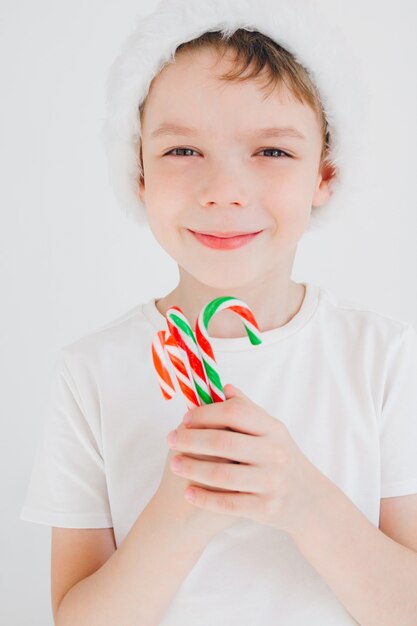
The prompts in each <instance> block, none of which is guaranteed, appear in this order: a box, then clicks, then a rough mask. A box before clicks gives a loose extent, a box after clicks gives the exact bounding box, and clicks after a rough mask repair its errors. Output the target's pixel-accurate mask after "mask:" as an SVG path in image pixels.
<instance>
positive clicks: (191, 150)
mask: <svg viewBox="0 0 417 626" xmlns="http://www.w3.org/2000/svg"><path fill="white" fill-rule="evenodd" d="M177 150H182V151H183V152H189V153H190V152H195V153H197V151H196V150H193V149H192V148H173V149H172V150H170V151H169V152H166V153H165V156H167V155H168V154H172V155H173V156H190V154H175V155H174V154H173V153H174V152H176V151H177ZM261 152H274V153H275V154H274V157H276V156H279V155H278V154H277V153H280V154H281V155H284V156H286V157H289V158H292V157H291V155H290V154H288V153H287V152H284V150H280V149H279V148H264V149H263V150H261Z"/></svg>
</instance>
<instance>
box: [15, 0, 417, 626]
mask: <svg viewBox="0 0 417 626" xmlns="http://www.w3.org/2000/svg"><path fill="white" fill-rule="evenodd" d="M278 4H279V3H274V5H273V6H274V10H276V11H277V13H279V11H278ZM170 7H171V8H175V9H177V10H178V9H179V8H181V7H182V9H183V12H182V13H181V15H180V18H181V26H179V25H177V29H178V31H180V30H181V28H182V27H183V28H184V32H191V31H192V29H191V28H189V26H190V25H191V24H193V20H194V19H196V15H195V14H194V12H195V13H196V14H198V11H199V10H201V14H204V19H205V21H206V22H210V18H209V15H210V12H209V10H211V9H216V10H218V11H219V13H218V15H220V11H223V7H226V8H224V11H225V13H226V14H227V17H228V19H229V20H230V21H233V20H234V21H235V22H237V21H239V20H241V19H242V20H243V21H244V22H245V20H244V19H243V18H242V16H241V13H239V15H238V13H237V12H236V10H237V8H238V5H237V4H235V3H233V2H229V3H221V4H220V3H217V2H196V3H195V4H194V3H193V4H192V8H190V7H191V5H188V6H187V5H185V4H183V3H180V2H171V3H170V2H165V3H163V4H162V5H161V9H160V11H161V12H160V13H159V18H160V19H163V18H165V19H166V24H169V25H170V26H172V20H170V19H169V18H170V17H172V15H170ZM239 7H240V9H241V10H243V17H246V18H247V22H245V23H248V24H249V26H250V25H251V24H254V25H256V16H255V14H254V15H253V21H252V22H250V20H249V17H250V16H252V13H251V9H250V7H249V5H246V4H245V3H242V4H239ZM290 7H291V4H287V3H286V2H283V3H282V6H281V10H282V12H283V13H282V14H283V15H285V13H286V11H288V12H289V13H287V19H289V20H290V21H291V19H294V21H295V17H296V16H295V14H294V16H293V18H292V17H291V15H292V14H291V10H290ZM258 8H259V7H258ZM267 8H268V6H267V4H265V6H264V10H265V11H266V9H267ZM259 10H260V9H259ZM164 11H165V13H164ZM245 11H246V13H245ZM156 15H158V13H156ZM265 15H266V13H265ZM233 16H234V17H233ZM238 17H239V20H238ZM216 19H217V14H216V16H212V22H213V24H214V23H215V22H216ZM157 23H158V20H156V18H155V22H154V25H156V24H157ZM265 23H266V22H265ZM151 24H152V22H151ZM182 24H184V26H182ZM306 24H307V25H308V28H313V25H312V23H311V21H310V19H309V20H306ZM206 25H207V27H209V26H211V25H212V24H211V23H207V24H206ZM188 28H189V30H187V29H188ZM207 30H208V28H207ZM163 32H165V33H166V38H167V39H169V37H171V38H172V39H173V40H176V41H178V39H179V38H178V33H176V35H175V36H174V33H175V32H176V31H175V29H174V28H173V31H172V32H171V33H170V34H168V33H167V32H166V31H163ZM146 33H148V34H151V30H148V31H147V30H146V28H145V27H144V28H143V30H142V36H145V34H146ZM197 34H199V33H197ZM190 40H191V43H190ZM181 41H188V42H189V43H187V44H185V45H182V46H181V47H180V48H178V50H177V54H176V60H175V63H174V64H168V65H167V66H165V67H163V68H162V69H161V68H160V70H159V71H158V72H156V76H155V78H154V80H153V81H152V83H151V84H150V85H148V86H149V87H150V88H149V91H148V93H147V95H146V98H145V99H142V100H139V101H138V103H137V104H138V105H139V104H140V107H139V114H140V124H141V129H142V133H141V137H140V142H139V143H138V144H137V148H138V153H137V157H138V172H136V173H137V174H138V177H137V183H138V186H137V194H138V196H139V199H140V201H141V202H142V204H143V206H144V207H145V209H146V216H147V221H148V223H149V225H150V227H151V230H152V232H153V234H154V236H155V238H156V240H157V241H158V242H159V243H160V245H161V246H162V247H163V248H164V249H165V250H166V251H167V252H168V254H170V256H171V257H172V258H173V259H174V260H175V262H176V263H177V264H178V268H179V282H178V285H177V286H176V288H175V289H173V291H172V292H170V293H169V294H167V295H166V296H164V297H161V298H154V299H152V300H151V301H149V302H148V303H147V304H144V305H140V306H138V307H135V308H134V309H133V310H132V311H129V312H128V313H126V314H125V315H124V316H123V317H122V318H120V319H118V320H115V321H114V322H113V323H112V324H110V325H108V326H107V327H105V328H104V329H101V330H99V331H98V332H96V333H92V334H90V335H88V336H86V337H84V338H81V339H79V340H77V341H76V342H74V343H73V344H71V346H66V347H65V348H63V350H62V351H61V354H60V357H59V361H58V363H57V368H56V382H55V386H54V394H55V395H53V402H52V403H51V410H50V413H49V414H48V421H47V424H46V426H47V427H46V429H45V438H44V442H43V448H42V450H41V451H40V452H39V455H38V459H37V472H36V474H35V473H34V477H33V479H32V489H31V493H30V494H29V495H30V498H28V501H27V503H26V506H25V508H24V511H23V513H24V519H31V520H32V521H38V522H43V523H50V524H51V525H53V526H54V527H55V528H54V532H53V548H52V549H53V568H52V576H53V603H54V614H55V615H56V623H57V624H58V625H60V626H63V625H65V624H70V623H77V624H81V625H82V624H89V625H93V626H94V624H103V623H109V624H113V623H120V624H124V625H126V626H130V625H132V626H133V624H164V626H166V625H171V624H172V625H173V624H179V623H181V624H190V625H191V624H196V623H198V624H207V625H209V624H210V625H212V624H216V625H219V626H226V625H227V626H229V625H231V624H239V625H241V624H243V625H246V624H247V625H249V624H265V625H269V624H272V623H276V622H277V620H278V621H279V622H280V623H282V624H288V625H290V624H291V625H294V624H301V623H302V624H305V623H307V624H317V625H320V626H326V625H329V626H330V625H332V626H333V625H334V624H338V625H339V624H340V625H341V624H356V623H359V624H363V625H366V626H367V625H373V624H378V626H381V625H391V624H402V625H403V624H404V625H408V624H410V625H411V624H413V623H415V616H416V614H417V601H416V598H415V593H414V584H413V583H414V581H415V579H416V575H417V554H416V552H417V536H416V532H415V528H414V524H413V515H415V510H416V498H417V496H416V495H415V494H416V493H417V460H416V458H417V455H416V454H415V453H416V443H415V442H416V441H417V436H416V435H417V426H416V421H417V420H416V419H415V415H416V410H417V396H416V391H415V389H416V386H415V381H416V375H417V335H416V333H415V330H414V329H413V328H412V327H411V326H410V325H409V324H407V323H405V322H403V321H401V320H392V319H390V318H388V317H386V316H383V315H381V314H379V313H375V312H370V311H368V310H366V309H364V308H362V307H360V306H357V305H353V304H349V303H346V302H340V301H339V302H338V301H336V300H335V298H333V297H332V296H331V295H330V294H329V293H328V292H327V291H326V290H324V289H322V288H320V287H318V286H316V285H313V284H311V283H303V284H298V283H295V282H293V281H292V280H291V271H292V265H293V261H294V256H295V251H296V246H297V243H298V241H299V240H300V238H301V236H302V235H303V233H304V232H305V231H306V230H307V228H308V225H309V222H310V220H311V219H312V217H313V212H314V211H315V210H316V209H317V208H318V207H322V206H324V205H327V206H328V205H329V200H330V197H331V194H332V190H333V189H337V186H335V182H336V179H337V176H338V175H340V172H337V171H336V170H337V168H336V165H335V161H336V160H337V159H335V158H334V157H335V154H336V152H335V142H336V138H335V136H333V135H332V130H333V131H334V130H336V129H334V128H333V129H332V126H331V125H330V124H328V120H327V119H326V112H325V110H324V107H323V106H322V102H321V101H320V99H319V95H320V94H319V93H318V92H317V91H316V90H315V89H314V85H313V83H312V82H311V80H310V77H309V75H308V73H307V72H306V70H305V69H303V67H302V66H301V65H300V64H297V61H296V60H295V58H294V57H293V56H291V54H290V53H289V52H288V51H287V50H285V49H284V48H281V47H280V46H279V45H278V44H279V42H276V41H275V42H274V41H273V40H272V39H270V38H268V37H267V36H266V35H264V34H262V33H259V32H258V31H257V30H248V29H244V28H243V29H237V30H236V32H235V34H234V35H232V36H231V37H230V39H229V40H228V43H227V44H225V43H224V41H222V38H221V37H220V33H219V31H216V30H214V31H213V30H211V31H210V33H209V34H204V33H203V36H202V37H195V39H194V40H193V39H192V37H190V38H189V39H186V38H184V37H182V39H181ZM238 51H241V55H242V56H241V57H239V56H236V53H237V52H238ZM239 58H243V59H247V60H248V61H250V63H249V64H248V65H247V67H246V69H247V70H248V73H247V74H245V72H246V69H245V67H241V65H240V62H239ZM253 59H255V61H253ZM252 61H253V64H252ZM262 61H264V66H262ZM257 63H259V64H258V65H257ZM127 66H128V64H127V65H126V67H127ZM251 70H253V75H251V73H250V72H251ZM234 71H236V74H237V76H234V77H233V72H234ZM229 72H231V74H232V77H230V76H229V78H228V79H225V78H224V77H225V76H226V77H227V76H228V74H229ZM238 76H240V78H238ZM242 77H245V80H242ZM269 78H271V79H272V80H271V84H272V89H271V90H270V91H269V93H267V94H265V87H266V86H269V83H268V82H267V79H269ZM275 81H276V82H275ZM132 83H133V81H132ZM115 84H116V83H113V86H115ZM142 87H143V85H142ZM126 97H127V96H126ZM336 120H337V116H336ZM180 126H181V127H182V128H181V129H180V128H179V127H180ZM185 127H186V128H185ZM265 129H268V130H265ZM271 129H274V130H271ZM277 129H279V130H277ZM121 156H123V155H122V154H121V153H120V152H118V153H117V157H118V158H119V159H120V161H121V162H122V163H123V158H120V157H121ZM340 162H341V161H339V163H340ZM125 164H126V163H125ZM130 173H131V172H130ZM219 295H233V296H235V297H238V298H240V299H242V300H243V301H244V302H246V303H247V304H248V305H249V306H250V308H251V309H252V310H253V311H254V313H255V315H256V319H257V321H258V323H259V326H260V328H261V330H262V344H261V345H260V346H251V345H250V344H249V342H248V340H247V337H246V336H244V333H243V332H242V327H241V322H240V320H238V319H237V318H236V317H235V316H234V315H232V314H231V313H230V311H223V312H222V313H220V314H219V315H217V316H216V317H215V318H213V320H212V322H211V324H210V334H211V337H212V339H211V342H212V345H213V348H214V351H215V354H216V356H217V357H218V363H219V370H220V371H221V372H222V376H223V378H224V380H231V381H233V382H234V383H235V381H236V384H237V385H238V386H235V384H233V385H231V384H229V385H226V386H225V393H226V401H225V402H223V403H215V404H212V405H206V406H201V407H197V408H196V409H194V410H193V411H191V412H189V414H188V416H189V418H190V422H189V423H188V424H186V423H185V421H184V423H183V422H182V421H181V422H180V423H179V424H178V415H180V414H181V412H182V413H184V411H183V403H182V401H181V399H180V398H177V397H176V398H174V399H173V400H172V401H171V402H170V403H169V406H166V405H165V403H164V402H163V401H162V400H161V398H160V396H159V395H158V394H159V390H158V389H157V385H156V382H155V380H154V377H153V372H152V365H151V362H150V344H151V341H152V338H153V336H154V334H155V332H156V331H157V330H159V329H162V328H165V318H164V315H165V313H166V311H167V309H168V308H169V307H170V306H172V305H177V306H179V307H180V308H181V309H182V310H183V311H184V313H185V315H186V317H187V318H188V319H189V320H190V321H192V322H194V321H195V319H196V317H197V314H198V313H199V311H200V310H201V308H202V306H204V305H205V304H206V303H207V302H208V301H210V300H211V299H213V298H215V297H216V296H219ZM175 427H176V428H175ZM173 429H174V430H173ZM226 429H228V432H226ZM169 430H173V432H172V433H170V434H169V436H168V445H169V447H170V451H169V453H168V456H167V454H166V452H167V450H166V438H167V435H168V431H169ZM172 434H175V435H176V439H173V438H172V437H171V436H170V435H172ZM47 454H49V456H46V455H47ZM44 455H45V456H44ZM203 457H204V458H203ZM41 459H42V460H41ZM175 460H177V461H178V460H179V461H181V463H180V465H178V464H177V465H176V464H175ZM163 462H165V466H164V470H163V473H162V478H160V473H161V467H162V463H163ZM47 481H49V482H48V486H49V489H47V490H46V483H47ZM190 486H192V487H193V488H192V491H193V492H194V496H195V498H194V500H193V501H191V502H189V501H187V500H186V499H185V498H186V496H187V494H189V493H190V492H191V490H190ZM210 487H212V488H215V489H220V490H221V491H220V493H219V492H218V491H214V490H213V489H210ZM41 496H42V499H41ZM393 496H401V497H393ZM75 529H78V530H75ZM87 529H90V530H91V529H95V530H94V535H88V532H89V531H88V530H87ZM113 529H114V533H115V534H114V536H112V534H111V533H110V532H109V531H111V532H113ZM100 531H104V532H100ZM112 537H113V538H112ZM112 542H113V543H112ZM116 548H117V549H116ZM58 554H59V555H60V559H59V560H58V558H57V555H58Z"/></svg>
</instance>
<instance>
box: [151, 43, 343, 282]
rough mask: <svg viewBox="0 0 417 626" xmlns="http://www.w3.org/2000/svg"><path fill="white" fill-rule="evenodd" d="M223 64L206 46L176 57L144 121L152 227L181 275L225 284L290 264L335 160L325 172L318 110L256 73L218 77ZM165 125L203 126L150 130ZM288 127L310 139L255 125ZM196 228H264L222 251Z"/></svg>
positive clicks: (154, 90) (262, 276)
mask: <svg viewBox="0 0 417 626" xmlns="http://www.w3.org/2000/svg"><path fill="white" fill-rule="evenodd" d="M227 68H230V58H228V56H225V57H224V58H223V60H221V61H219V58H218V53H216V52H215V51H212V50H211V49H207V48H206V49H203V50H201V51H199V52H193V53H192V54H190V53H186V54H180V55H178V56H177V60H176V63H175V64H170V65H168V66H166V67H165V68H164V69H163V70H162V72H161V73H160V74H159V75H158V76H157V77H156V78H155V80H154V82H153V84H152V86H151V89H150V91H149V94H148V99H147V103H146V107H145V113H144V117H143V123H142V156H143V167H144V181H141V182H140V186H139V195H140V198H141V201H142V202H143V204H144V205H145V206H146V211H147V217H148V223H149V226H150V228H151V230H152V232H153V234H154V236H155V238H156V239H157V241H158V242H159V243H160V245H161V246H162V247H163V248H164V249H165V250H166V252H167V253H168V254H169V255H170V256H171V257H172V258H173V259H174V260H175V261H176V262H177V263H178V265H179V266H180V271H181V272H182V274H184V272H185V273H188V274H189V275H190V276H192V277H193V278H194V279H196V280H197V281H199V282H201V283H203V284H205V285H208V286H210V287H213V288H219V289H227V288H232V287H235V288H238V287H239V286H243V285H246V284H249V283H254V282H255V281H256V282H257V283H258V284H259V281H261V282H262V281H266V282H267V281H268V279H273V277H274V275H275V274H276V272H277V271H278V272H282V271H283V270H284V271H285V270H286V269H287V270H289V272H290V269H291V265H292V261H293V257H294V254H295V249H296V246H297V243H298V241H299V239H300V238H301V236H302V234H303V233H304V231H305V230H306V228H307V226H308V221H309V217H310V212H311V207H312V205H314V206H318V205H321V204H324V203H325V202H326V200H327V199H328V197H329V195H330V191H329V182H330V177H331V174H332V171H331V170H330V169H329V167H326V168H325V169H323V170H322V171H321V172H320V171H319V162H320V153H321V148H322V139H321V133H320V127H319V123H318V120H317V118H316V115H315V113H314V111H313V110H312V109H311V108H310V107H309V106H307V105H305V104H301V103H299V102H298V101H296V100H295V99H294V98H293V97H292V96H291V94H290V92H288V91H287V90H284V88H282V89H281V92H282V93H279V92H278V90H275V91H274V92H273V93H271V94H270V95H269V92H265V91H264V90H262V89H261V85H260V84H259V81H257V80H249V81H244V82H241V83H238V82H235V81H234V82H225V81H221V80H219V79H218V78H216V74H217V73H220V72H223V71H224V70H225V69H227ZM267 93H268V97H267V98H266V94H267ZM163 123H173V124H177V125H183V126H189V127H194V128H195V129H197V130H196V132H195V134H185V133H184V132H180V131H179V130H178V131H176V132H175V133H173V132H172V131H171V132H170V133H169V134H167V133H165V134H163V133H159V134H158V135H157V136H153V133H154V132H155V131H156V130H157V129H158V128H159V126H160V125H161V124H163ZM289 126H290V127H294V128H296V129H297V130H298V131H299V132H300V133H302V135H304V137H305V139H299V138H296V137H292V136H282V137H276V136H262V135H261V133H260V132H258V131H259V129H261V128H270V127H289ZM175 148H176V149H177V150H174V149H175ZM178 148H181V150H178ZM184 148H186V150H184ZM271 150H272V151H271ZM273 150H279V151H283V152H285V153H287V154H288V155H289V156H286V155H285V154H283V152H274V151H273ZM170 151H172V152H171V154H167V153H168V152H170ZM263 151H264V152H263ZM190 231H196V232H199V233H208V232H213V231H221V232H222V233H228V232H236V231H238V232H245V233H254V232H257V231H262V232H261V233H260V234H259V235H257V236H256V237H254V238H253V239H252V240H251V241H250V242H249V243H246V244H245V245H243V246H242V247H239V248H235V249H220V250H219V249H213V248H210V247H207V246H205V245H204V244H203V243H201V242H200V240H198V239H197V238H196V237H195V236H194V235H193V233H192V232H190Z"/></svg>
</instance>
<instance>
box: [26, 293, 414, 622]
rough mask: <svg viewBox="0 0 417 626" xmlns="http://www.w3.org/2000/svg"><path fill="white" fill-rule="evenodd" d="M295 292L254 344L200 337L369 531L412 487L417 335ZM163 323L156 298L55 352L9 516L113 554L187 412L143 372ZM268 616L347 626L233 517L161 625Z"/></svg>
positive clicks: (278, 535)
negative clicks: (387, 505)
mask: <svg viewBox="0 0 417 626" xmlns="http://www.w3.org/2000/svg"><path fill="white" fill-rule="evenodd" d="M304 284H306V295H305V297H304V300H303V303H302V305H301V308H300V309H299V311H298V312H297V314H296V315H295V316H294V317H293V318H292V319H291V320H290V321H289V322H288V323H287V324H285V325H284V326H281V327H280V328H276V329H273V330H269V331H266V332H264V333H262V340H263V343H262V344H261V345H252V344H251V343H250V342H249V339H248V337H247V336H246V335H245V336H242V337H239V338H229V339H224V338H211V344H212V346H213V349H214V352H215V356H216V359H217V362H218V367H219V372H220V376H221V380H222V383H223V384H224V385H225V384H226V383H232V384H235V385H237V386H238V387H240V388H241V389H242V391H244V393H245V394H246V395H247V396H249V397H250V398H251V399H252V400H253V401H254V402H256V403H257V404H259V405H260V406H262V407H263V408H264V409H265V410H266V411H267V412H268V413H269V414H270V415H272V416H275V417H276V418H278V419H280V420H281V421H283V422H284V423H285V424H286V426H287V428H288V430H289V432H290V434H291V435H292V437H293V438H294V440H295V441H296V443H297V444H298V445H299V447H300V448H301V450H302V451H303V453H304V454H305V455H306V456H307V457H308V458H309V460H310V461H311V462H312V463H314V464H315V465H316V466H317V467H318V469H319V470H320V471H321V472H322V473H323V474H325V475H326V476H327V477H328V478H330V479H331V480H332V481H333V482H334V483H335V484H337V485H338V487H339V488H340V489H342V490H343V492H344V493H345V494H346V495H347V496H348V497H349V498H350V499H351V500H352V501H353V502H354V504H355V505H356V506H357V507H358V508H359V509H360V510H361V511H362V513H363V514H364V515H365V516H366V517H367V518H368V519H369V520H370V521H371V522H372V524H374V525H375V526H376V527H378V524H379V506H380V498H384V497H390V496H400V495H406V494H411V493H417V334H416V331H415V329H414V327H413V326H411V325H410V324H409V323H407V322H405V321H402V320H398V319H392V318H390V317H388V316H386V315H383V314H381V313H378V312H375V311H371V310H369V309H367V308H365V307H363V306H360V305H358V304H354V303H352V302H346V301H341V300H340V299H337V298H335V297H334V296H333V295H331V294H329V292H328V291H327V290H325V289H323V288H322V287H319V286H317V285H314V284H312V283H304ZM156 299H158V298H156ZM255 316H256V312H255ZM165 328H166V321H165V318H164V316H163V315H162V314H161V313H160V312H159V311H158V309H157V308H156V307H155V299H152V300H150V301H149V302H147V303H145V304H140V305H138V306H136V307H135V308H133V309H131V310H130V311H128V312H127V313H125V314H124V315H123V316H121V317H119V318H118V319H116V320H114V321H113V322H111V323H110V324H108V325H107V326H105V327H104V328H100V329H98V330H96V331H95V332H91V333H89V334H88V335H85V336H83V337H81V338H80V339H77V340H76V341H74V342H73V343H71V344H70V345H67V346H65V347H63V348H61V349H60V352H59V355H58V358H57V359H56V364H55V374H54V379H53V381H52V384H51V392H50V401H49V404H48V410H47V413H46V416H45V418H46V419H45V420H44V427H43V435H42V438H40V441H39V445H38V448H37V453H36V458H35V463H34V467H33V470H32V475H31V479H30V483H29V489H28V492H27V496H26V500H25V503H24V506H23V508H22V510H21V515H20V519H23V520H28V521H32V522H38V523H41V524H49V525H51V526H61V527H67V528H105V527H111V526H113V528H114V533H115V537H116V543H117V545H120V544H121V542H122V541H123V540H124V538H125V536H126V535H127V533H128V532H129V530H130V528H131V526H132V525H133V523H134V522H135V520H136V519H137V517H138V516H139V515H140V513H141V512H142V510H143V509H144V508H145V506H146V504H147V503H148V501H149V500H150V498H151V497H152V496H153V494H154V493H155V491H156V490H157V488H158V486H159V483H160V480H161V477H162V471H163V467H164V464H165V460H166V457H167V454H168V445H167V442H166V436H167V434H168V432H169V431H170V430H172V429H174V428H175V427H176V426H177V425H178V424H179V423H180V421H181V419H182V417H183V415H184V413H185V412H186V408H187V407H186V404H185V400H184V398H183V396H182V394H181V393H180V392H179V391H177V393H176V395H175V397H174V398H173V399H172V400H169V401H167V400H164V399H163V397H162V394H161V391H160V389H159V385H158V382H157V379H156V375H155V372H154V368H153V363H152V356H151V344H152V340H153V338H154V336H155V334H156V332H157V331H158V330H161V329H165ZM209 331H210V329H209ZM242 331H244V329H243V325H242ZM242 334H243V333H242ZM173 380H175V378H173ZM278 622H279V623H280V624H282V625H283V626H287V625H288V626H298V625H300V626H301V625H302V626H305V624H309V625H310V626H315V625H317V626H336V625H337V626H342V625H352V624H356V623H357V622H356V621H355V620H354V619H353V618H352V617H351V616H350V614H349V613H348V612H347V610H346V609H345V608H344V607H343V605H342V604H341V603H340V602H339V601H338V599H337V597H336V596H335V595H334V593H333V592H332V591H331V590H330V588H329V587H328V585H327V584H326V583H325V582H324V580H323V579H322V578H321V577H320V576H319V575H318V574H317V572H316V571H315V570H314V569H313V567H312V566H311V565H310V564H309V562H308V561H307V560H306V559H304V557H303V556H302V555H301V553H300V552H299V551H298V549H297V548H296V547H295V544H294V543H293V541H292V540H291V539H290V537H289V535H287V534H286V533H285V532H284V531H280V530H274V529H272V528H271V527H268V526H266V525H263V524H260V523H257V522H253V521H252V520H246V519H242V520H240V521H239V522H237V524H236V525H235V526H233V527H232V528H230V529H228V530H227V531H224V532H222V533H220V534H218V535H217V536H216V537H215V538H214V539H212V541H210V543H209V544H208V545H207V547H206V549H205V550H204V552H203V554H202V556H201V558H200V559H199V561H198V562H197V563H196V565H195V566H194V568H193V569H192V570H191V571H190V573H189V574H188V576H187V578H186V579H185V580H184V582H183V584H182V586H181V588H180V589H179V590H178V593H177V594H176V596H175V598H174V599H173V601H172V603H171V605H170V607H169V609H168V611H167V613H166V614H165V616H164V619H163V621H162V622H161V626H179V624H181V626H195V624H199V626H213V624H216V626H270V625H271V624H276V623H278Z"/></svg>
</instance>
